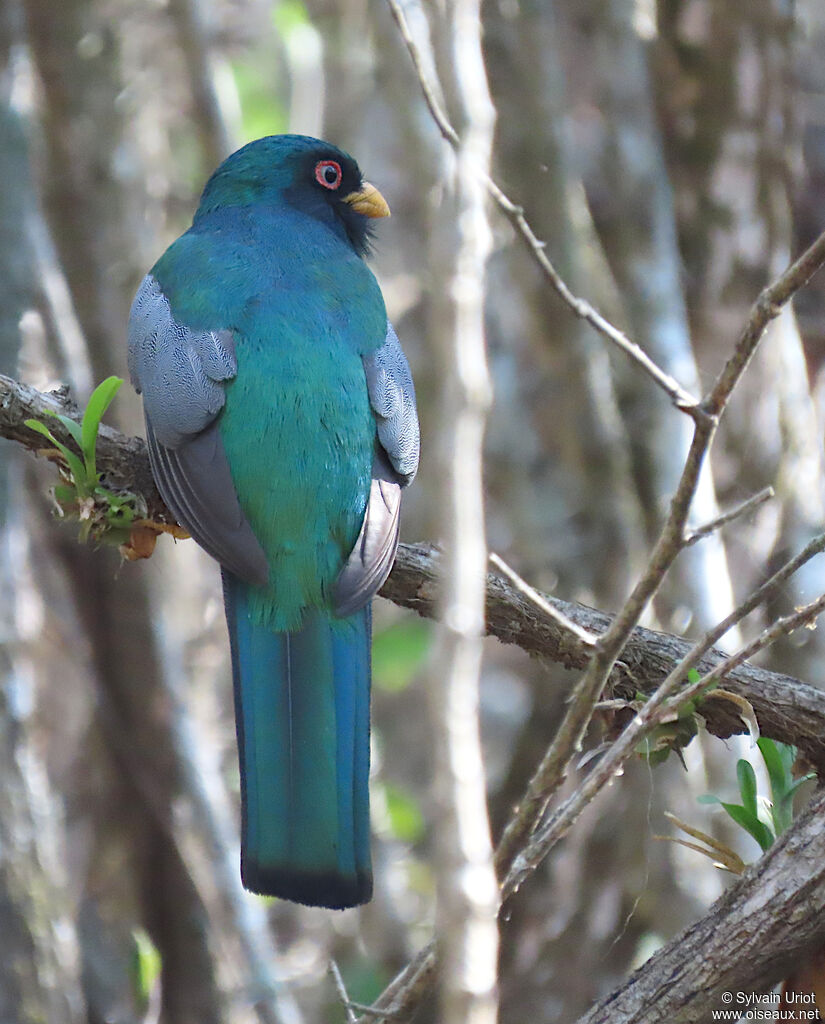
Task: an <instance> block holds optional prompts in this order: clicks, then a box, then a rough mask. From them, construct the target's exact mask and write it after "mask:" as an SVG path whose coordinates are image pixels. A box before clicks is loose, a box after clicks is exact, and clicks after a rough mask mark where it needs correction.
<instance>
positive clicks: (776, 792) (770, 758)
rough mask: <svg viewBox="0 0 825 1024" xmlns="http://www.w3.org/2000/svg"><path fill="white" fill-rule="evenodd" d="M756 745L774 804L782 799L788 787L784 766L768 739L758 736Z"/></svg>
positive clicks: (775, 746)
mask: <svg viewBox="0 0 825 1024" xmlns="http://www.w3.org/2000/svg"><path fill="white" fill-rule="evenodd" d="M756 745H757V746H758V747H759V752H760V753H761V755H762V760H763V761H764V762H765V768H766V769H767V771H768V779H769V781H770V784H771V795H772V796H773V800H774V803H776V802H777V801H778V800H781V799H782V796H783V794H784V793H785V790H786V789H787V785H788V783H787V779H788V774H787V772H786V769H785V765H784V763H783V760H782V757H781V755H780V753H779V750H778V749H777V745H776V743H774V741H773V740H772V739H769V738H768V737H767V736H760V737H759V739H758V740H757V741H756ZM783 745H784V744H783Z"/></svg>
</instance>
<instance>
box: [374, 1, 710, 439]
mask: <svg viewBox="0 0 825 1024" xmlns="http://www.w3.org/2000/svg"><path fill="white" fill-rule="evenodd" d="M387 3H388V4H389V7H390V11H391V12H392V16H393V18H394V19H395V23H396V24H397V25H398V31H399V33H400V35H401V38H402V39H403V41H404V44H405V46H406V47H407V52H408V53H409V55H410V59H411V60H412V63H413V67H414V69H415V72H416V75H417V77H418V84H419V86H420V88H421V92H422V94H423V96H424V102H425V103H426V104H427V108H428V109H429V111H430V114H431V115H432V118H433V121H434V122H435V124H436V127H437V128H438V130H439V132H440V133H441V135H442V137H443V138H444V139H445V140H446V141H447V142H448V143H449V144H450V145H451V146H452V147H453V148H457V147H458V145H459V142H460V139H459V135H458V133H457V132H456V130H455V128H453V126H452V124H451V123H450V119H449V117H448V116H447V114H446V112H445V110H444V108H443V107H442V106H441V104H440V103H439V101H438V98H437V96H436V90H435V88H434V87H433V85H432V84H431V83H430V80H429V78H428V75H427V70H426V68H425V65H424V60H423V58H422V55H421V52H420V50H419V47H418V44H417V43H416V41H415V39H414V38H413V35H412V32H411V31H410V26H409V23H408V22H407V18H406V15H405V14H404V11H403V10H402V8H401V5H400V3H399V2H398V0H387ZM484 182H485V185H486V187H487V191H488V192H489V193H490V196H491V198H492V199H493V201H494V202H495V204H496V206H498V208H499V209H500V210H501V212H502V213H503V214H504V216H505V217H506V218H507V219H508V220H509V221H510V223H511V224H512V226H513V228H514V229H515V232H516V234H517V235H518V236H519V238H521V240H522V242H524V244H525V245H526V246H527V249H528V251H529V252H530V254H531V255H532V256H533V258H534V259H535V260H536V262H537V263H538V265H539V267H540V269H541V272H542V274H543V276H544V278H545V279H546V281H547V282H548V284H549V285H550V286H551V287H552V288H553V290H554V291H555V292H556V294H557V295H558V296H559V298H561V300H562V301H563V302H565V303H566V304H567V306H569V308H570V309H571V310H572V311H573V313H575V315H576V316H577V317H579V318H580V319H582V320H585V321H586V322H587V323H589V324H590V326H591V327H592V328H593V329H594V330H596V331H597V332H598V333H599V334H601V335H602V337H604V338H606V339H607V340H608V341H610V342H611V343H612V344H613V345H616V346H617V347H618V348H620V349H621V350H622V352H624V353H625V355H627V356H629V357H630V359H632V360H633V361H634V362H635V363H636V364H637V365H638V366H639V367H641V369H642V370H643V371H644V372H645V373H646V374H647V375H648V376H649V377H650V378H651V380H653V381H654V382H655V383H656V384H658V386H659V387H660V388H662V390H663V391H664V392H665V393H666V394H667V396H668V397H669V398H670V400H671V401H672V402H673V404H674V405H675V406H676V408H677V409H680V410H681V411H682V412H684V413H687V415H689V416H690V417H691V418H692V419H694V420H701V419H703V418H705V415H706V414H705V412H704V410H703V409H702V408H701V406H700V403H699V401H698V399H696V398H695V397H694V396H693V395H691V394H690V392H688V391H687V390H686V389H685V388H683V387H682V385H681V384H679V382H678V381H677V380H676V379H675V378H674V377H672V376H671V375H670V374H669V373H666V372H665V371H664V370H663V369H662V368H661V367H660V366H658V365H657V364H656V363H655V362H654V361H653V360H652V359H651V358H650V356H649V355H647V353H646V352H644V351H643V350H642V349H641V348H640V347H639V346H638V345H637V344H636V342H635V341H631V339H630V338H628V336H627V335H626V334H625V333H624V331H620V330H619V329H618V327H615V326H614V325H613V324H612V323H610V321H609V320H607V319H605V317H603V316H602V315H601V313H599V312H597V310H595V309H594V308H593V306H591V305H590V303H589V302H587V301H586V300H585V299H582V298H579V297H578V296H577V295H574V294H573V292H572V291H571V290H570V288H569V287H568V286H567V284H566V283H565V281H564V279H563V278H562V276H561V274H559V272H558V271H557V270H556V268H555V266H554V265H553V263H552V262H551V260H550V259H549V258H548V256H547V252H546V251H545V249H546V243H545V242H542V241H541V240H540V239H539V238H538V236H537V235H536V233H535V232H534V231H533V229H532V228H531V227H530V224H529V222H528V221H527V218H526V217H525V216H524V210H523V208H522V207H521V206H519V205H518V204H517V203H514V202H513V201H512V200H511V199H509V198H508V196H507V195H506V194H505V193H504V191H503V190H502V189H501V187H500V186H499V185H498V184H496V182H495V181H493V179H492V178H491V177H489V176H488V175H485V176H484Z"/></svg>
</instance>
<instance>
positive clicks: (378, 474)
mask: <svg viewBox="0 0 825 1024" xmlns="http://www.w3.org/2000/svg"><path fill="white" fill-rule="evenodd" d="M364 373H365V376H366V379H367V390H368V392H369V396H370V404H371V405H372V408H373V412H374V413H375V421H376V431H377V435H378V436H377V441H378V444H377V445H376V454H375V459H374V460H373V467H372V483H371V485H370V494H369V498H368V500H367V507H366V509H365V511H364V520H363V522H362V524H361V531H360V533H359V534H358V539H357V540H356V542H355V547H354V548H353V549H352V552H351V553H350V555H349V557H348V559H347V561H346V563H345V565H344V568H343V569H342V570H341V572H340V573H339V575H338V578H337V580H336V581H335V589H334V592H333V600H334V604H335V613H336V615H340V616H345V615H351V614H353V612H356V611H358V609H359V608H361V607H363V606H364V605H365V604H366V603H367V602H368V601H369V600H370V598H371V597H372V596H373V595H374V594H375V593H377V592H378V591H379V590H380V589H381V586H382V585H383V583H384V580H386V578H387V576H389V574H390V570H391V569H392V563H393V561H394V560H395V552H396V551H397V549H398V533H399V525H400V517H401V490H402V488H404V487H406V486H407V485H408V484H409V483H411V482H412V480H413V478H414V477H415V474H416V471H417V469H418V455H419V450H420V437H419V428H418V412H417V410H416V404H415V388H414V387H413V381H412V374H411V373H410V367H409V364H408V363H407V358H406V356H405V355H404V352H403V350H402V348H401V344H400V342H399V341H398V337H397V335H396V333H395V331H394V330H393V327H392V324H387V337H386V340H385V341H384V344H383V345H382V346H381V347H380V348H379V349H377V351H376V352H374V353H372V354H371V355H369V356H367V357H365V359H364Z"/></svg>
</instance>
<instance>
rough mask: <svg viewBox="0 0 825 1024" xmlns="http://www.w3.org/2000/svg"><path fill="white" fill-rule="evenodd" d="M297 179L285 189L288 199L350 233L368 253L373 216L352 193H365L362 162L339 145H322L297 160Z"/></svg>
mask: <svg viewBox="0 0 825 1024" xmlns="http://www.w3.org/2000/svg"><path fill="white" fill-rule="evenodd" d="M296 163H297V173H296V174H295V183H294V185H293V186H292V187H291V188H288V189H286V190H285V196H286V198H287V201H288V202H290V203H292V204H293V205H295V206H297V207H298V209H300V210H303V211H304V212H306V213H312V214H314V215H315V216H317V217H319V219H321V220H323V221H325V222H330V221H331V222H332V223H333V224H334V225H335V226H336V227H339V228H342V229H343V231H344V232H345V233H346V236H347V238H348V239H349V241H350V244H351V245H352V247H353V249H355V251H356V252H357V253H358V254H359V255H361V256H364V255H366V253H367V252H368V250H369V242H370V237H371V234H372V232H371V226H370V217H369V215H367V214H366V213H364V212H361V211H359V209H358V208H357V207H358V205H359V204H358V202H357V201H355V202H353V200H352V197H353V196H358V195H359V194H361V191H362V189H363V187H364V180H363V176H362V174H361V171H360V170H359V168H358V164H357V163H356V162H355V161H354V160H353V159H352V157H351V156H349V155H347V154H346V153H343V152H342V151H341V150H340V149H337V148H336V147H335V146H328V145H322V146H320V147H319V148H317V149H315V150H314V151H312V150H311V151H310V152H307V153H302V154H301V155H300V159H299V160H298V161H296Z"/></svg>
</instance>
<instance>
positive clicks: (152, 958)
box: [132, 928, 162, 1006]
mask: <svg viewBox="0 0 825 1024" xmlns="http://www.w3.org/2000/svg"><path fill="white" fill-rule="evenodd" d="M132 938H133V940H134V943H135V946H134V952H133V956H132V981H133V984H134V988H135V994H136V995H137V997H138V999H139V1001H140V1003H141V1005H143V1006H146V1005H147V1003H148V1002H149V997H150V996H151V994H152V989H153V988H154V985H155V982H156V981H157V979H158V976H159V975H160V970H161V966H162V960H161V956H160V953H159V952H158V950H157V948H156V947H155V945H154V943H153V942H152V940H151V939H150V938H149V936H148V935H147V934H146V932H145V931H143V929H142V928H139V929H136V930H135V931H134V932H133V933H132Z"/></svg>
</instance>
